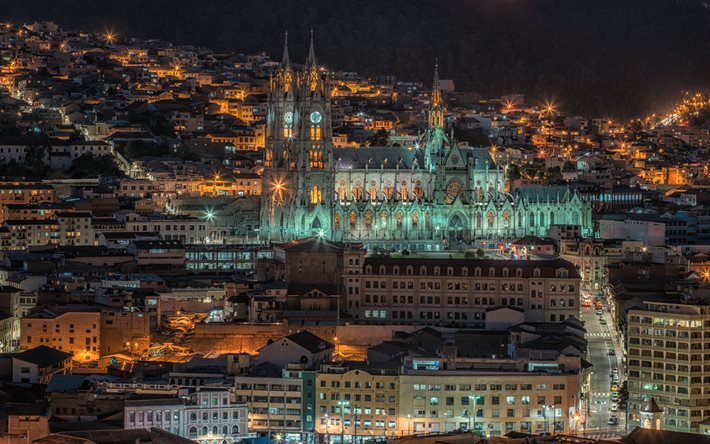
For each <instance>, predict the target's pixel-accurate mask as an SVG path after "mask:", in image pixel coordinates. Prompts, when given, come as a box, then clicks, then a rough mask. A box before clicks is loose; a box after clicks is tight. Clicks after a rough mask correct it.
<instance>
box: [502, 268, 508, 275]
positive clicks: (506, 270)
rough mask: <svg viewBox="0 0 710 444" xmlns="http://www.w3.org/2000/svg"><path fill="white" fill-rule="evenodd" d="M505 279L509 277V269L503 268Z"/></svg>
mask: <svg viewBox="0 0 710 444" xmlns="http://www.w3.org/2000/svg"><path fill="white" fill-rule="evenodd" d="M503 277H508V267H503Z"/></svg>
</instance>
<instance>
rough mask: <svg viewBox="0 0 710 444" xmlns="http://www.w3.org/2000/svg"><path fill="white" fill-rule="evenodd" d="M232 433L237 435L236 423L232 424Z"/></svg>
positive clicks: (237, 427)
mask: <svg viewBox="0 0 710 444" xmlns="http://www.w3.org/2000/svg"><path fill="white" fill-rule="evenodd" d="M232 435H239V426H238V425H233V426H232Z"/></svg>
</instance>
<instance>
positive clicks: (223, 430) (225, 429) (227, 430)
mask: <svg viewBox="0 0 710 444" xmlns="http://www.w3.org/2000/svg"><path fill="white" fill-rule="evenodd" d="M222 434H223V435H228V434H229V426H222Z"/></svg>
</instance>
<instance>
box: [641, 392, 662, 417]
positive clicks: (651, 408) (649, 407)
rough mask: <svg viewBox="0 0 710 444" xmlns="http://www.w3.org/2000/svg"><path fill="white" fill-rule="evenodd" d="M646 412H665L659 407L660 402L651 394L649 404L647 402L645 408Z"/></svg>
mask: <svg viewBox="0 0 710 444" xmlns="http://www.w3.org/2000/svg"><path fill="white" fill-rule="evenodd" d="M643 412H644V413H661V412H663V409H661V408H660V407H658V404H657V403H656V399H655V398H654V397H653V396H651V399H649V400H648V404H646V407H644V408H643Z"/></svg>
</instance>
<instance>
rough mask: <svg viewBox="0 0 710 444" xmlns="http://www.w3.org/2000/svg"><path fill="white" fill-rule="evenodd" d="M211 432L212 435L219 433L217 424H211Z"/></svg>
mask: <svg viewBox="0 0 710 444" xmlns="http://www.w3.org/2000/svg"><path fill="white" fill-rule="evenodd" d="M212 434H213V435H218V434H219V428H218V427H217V426H212Z"/></svg>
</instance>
